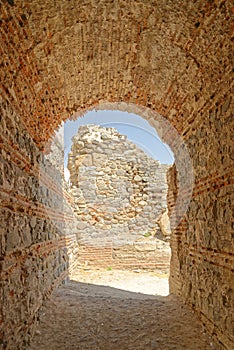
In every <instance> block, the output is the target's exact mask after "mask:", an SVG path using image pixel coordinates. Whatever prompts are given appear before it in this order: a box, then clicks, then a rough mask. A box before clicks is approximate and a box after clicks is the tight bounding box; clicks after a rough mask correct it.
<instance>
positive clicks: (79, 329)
mask: <svg viewBox="0 0 234 350" xmlns="http://www.w3.org/2000/svg"><path fill="white" fill-rule="evenodd" d="M60 349H61V350H86V349H88V350H133V349H134V350H208V349H209V350H211V349H213V350H214V349H216V348H215V346H214V345H213V343H212V340H211V338H210V337H209V336H208V335H207V334H205V333H204V330H203V328H202V326H201V324H200V322H199V321H198V320H197V318H196V316H195V315H194V314H193V312H192V311H191V310H190V309H189V308H187V307H186V306H185V305H183V304H182V303H181V302H180V301H179V300H178V299H177V298H176V297H174V296H171V295H168V282H167V278H166V276H165V275H161V274H156V273H150V272H129V271H116V270H115V271H113V270H111V271H108V270H98V271H95V270H86V271H84V270H83V271H79V272H78V273H77V274H76V275H74V276H72V280H71V281H70V282H69V283H68V284H66V285H63V286H61V287H60V288H59V289H58V290H57V291H56V292H55V293H54V294H53V295H52V298H51V299H50V300H49V301H47V302H46V303H45V305H44V307H43V310H42V311H41V317H40V324H39V325H38V328H37V331H36V334H35V337H34V340H33V343H32V344H31V346H30V347H29V348H28V350H60Z"/></svg>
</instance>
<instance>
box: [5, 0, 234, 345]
mask: <svg viewBox="0 0 234 350" xmlns="http://www.w3.org/2000/svg"><path fill="white" fill-rule="evenodd" d="M0 9H1V47H0V50H1V87H0V89H1V114H0V143H1V154H0V157H1V162H0V190H1V192H0V193H1V202H0V210H1V219H2V225H1V229H0V238H1V239H0V244H1V245H0V247H1V260H0V261H1V317H2V321H1V337H2V340H1V345H0V346H2V347H3V349H11V350H14V349H21V348H23V346H24V344H26V343H27V342H28V341H29V340H30V338H31V336H32V333H33V329H34V324H35V323H36V321H37V315H38V311H39V310H40V308H41V305H42V303H43V301H44V300H45V299H46V298H48V297H49V296H50V295H51V293H52V291H53V290H54V289H56V288H57V286H59V285H60V284H61V283H62V282H63V281H66V279H67V277H68V275H69V271H72V269H75V268H76V264H77V260H78V255H79V249H78V245H77V241H76V238H75V234H74V227H73V224H74V217H73V213H72V211H71V210H70V209H69V205H68V204H69V201H71V198H70V197H69V195H68V194H67V192H66V189H65V188H63V179H62V176H61V172H60V169H59V168H58V167H56V164H53V162H52V161H51V159H50V155H49V150H48V143H49V140H50V139H51V138H52V137H53V135H54V134H55V132H56V130H57V129H58V127H59V126H60V125H61V123H62V122H63V121H66V120H67V119H69V118H72V116H73V115H74V113H75V115H76V117H79V116H82V115H83V114H84V113H85V111H87V110H89V109H94V108H95V109H98V108H103V105H105V108H106V107H108V106H109V107H108V108H107V109H118V110H126V111H128V112H132V111H134V112H136V113H137V114H139V115H141V116H143V117H145V118H146V119H147V120H149V122H150V123H151V124H152V125H153V126H155V127H156V128H157V130H158V131H159V130H160V137H161V138H162V140H163V141H164V142H166V143H167V144H168V145H169V146H170V148H171V149H172V150H173V152H174V155H175V164H176V167H173V168H172V170H171V171H170V174H169V175H168V181H169V195H168V205H169V211H170V215H171V223H172V226H173V233H172V237H171V249H172V258H171V271H170V291H171V293H173V294H175V295H178V296H179V297H180V298H181V299H182V300H183V302H184V303H186V304H188V305H190V306H191V307H192V308H193V309H194V310H195V311H196V313H197V314H198V315H199V317H200V319H201V320H202V322H203V323H204V325H205V327H206V329H207V331H209V332H210V333H211V334H212V335H213V337H214V339H215V341H217V342H218V343H219V345H220V346H221V347H222V348H223V349H232V348H233V344H234V319H233V317H234V312H233V311H234V289H233V288H234V287H233V286H234V283H233V273H234V270H233V263H234V253H233V247H234V240H233V238H234V237H233V221H232V211H231V201H232V200H233V191H232V189H233V170H232V165H233V154H234V152H233V148H232V147H233V132H232V130H233V114H232V113H233V97H232V92H233V81H234V80H233V46H232V45H233V13H234V8H233V4H232V3H231V1H229V0H227V1H221V0H217V1H213V2H211V1H194V2H191V1H183V2H182V1H179V0H176V1H166V2H164V1H163V2H161V1H160V2H157V1H154V0H151V1H147V2H146V1H143V0H139V1H133V2H131V3H130V5H129V3H128V2H126V1H121V0H119V1H117V0H116V1H109V0H102V1H98V0H92V1H83V0H81V1H79V2H77V1H75V0H72V1H63V0H61V1H58V2H53V1H50V0H46V1H43V2H38V1H37V0H32V1H30V2H27V1H19V0H14V1H1V2H0ZM162 120H163V121H164V120H166V121H167V122H168V125H172V126H173V130H176V134H175V133H174V132H172V131H171V129H170V128H169V127H167V122H162ZM176 135H179V137H177V136H176ZM187 155H189V157H187ZM178 169H179V171H178ZM191 169H192V172H191ZM187 174H189V176H187ZM185 207H186V210H184V209H185Z"/></svg>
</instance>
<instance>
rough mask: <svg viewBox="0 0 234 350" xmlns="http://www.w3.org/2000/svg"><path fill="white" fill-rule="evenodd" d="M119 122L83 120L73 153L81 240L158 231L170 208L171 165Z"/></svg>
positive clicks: (118, 239)
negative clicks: (102, 124) (115, 124)
mask: <svg viewBox="0 0 234 350" xmlns="http://www.w3.org/2000/svg"><path fill="white" fill-rule="evenodd" d="M168 168H169V166H168V165H163V164H160V163H159V162H158V161H155V160H153V159H151V158H150V157H148V156H147V155H146V154H145V153H144V152H143V151H142V150H140V149H139V148H138V147H136V146H135V145H134V144H133V143H132V142H130V141H128V140H127V139H126V136H124V135H120V134H119V133H118V132H117V130H115V129H113V128H101V127H98V126H82V127H80V128H79V131H78V134H77V135H76V136H75V137H74V138H73V144H72V150H71V153H70V154H69V160H68V169H69V171H70V181H71V185H72V187H71V193H72V195H73V196H74V198H75V203H76V213H77V220H78V222H79V224H78V227H79V229H80V241H86V242H90V241H92V242H93V244H95V242H96V243H98V241H99V240H101V242H103V240H107V241H111V240H112V241H113V242H115V241H116V243H117V242H121V241H123V243H125V242H126V240H132V239H133V240H135V239H136V238H137V237H138V238H139V237H141V236H142V235H143V234H146V233H147V234H149V233H150V234H151V235H155V234H156V233H157V232H158V231H159V225H158V222H159V219H160V216H161V214H162V212H165V211H166V208H167V205H166V195H167V184H166V171H167V169H168Z"/></svg>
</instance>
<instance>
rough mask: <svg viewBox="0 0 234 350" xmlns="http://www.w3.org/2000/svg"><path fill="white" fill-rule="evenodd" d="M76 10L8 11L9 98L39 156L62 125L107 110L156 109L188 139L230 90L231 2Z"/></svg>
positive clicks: (17, 4)
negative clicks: (104, 105) (127, 106)
mask: <svg viewBox="0 0 234 350" xmlns="http://www.w3.org/2000/svg"><path fill="white" fill-rule="evenodd" d="M76 4H77V2H76V1H74V0H73V1H70V2H65V1H60V2H58V3H57V4H54V3H53V4H52V3H51V2H50V1H45V2H43V4H39V3H38V1H36V0H33V1H31V2H30V4H28V3H27V2H24V1H13V2H5V3H3V4H2V17H3V19H4V20H5V24H4V25H3V26H2V28H3V42H4V46H3V48H2V50H3V57H4V64H5V73H4V75H3V79H2V83H3V86H4V92H5V94H6V96H7V97H8V99H10V100H11V102H12V103H13V104H14V105H15V106H16V107H17V108H18V110H19V111H20V114H21V116H22V118H23V120H24V123H25V125H26V126H27V128H28V130H29V131H30V133H31V135H32V136H33V138H34V139H35V141H36V142H37V144H39V145H40V146H41V147H43V143H44V142H45V141H46V140H47V139H48V138H49V136H50V135H51V134H52V133H53V131H54V129H55V128H56V127H57V126H58V125H59V124H60V122H61V121H62V120H65V119H67V118H69V116H70V115H71V114H72V113H73V112H74V111H77V110H78V109H80V110H82V109H86V108H87V107H90V106H93V105H95V104H97V103H99V102H100V101H109V102H119V101H123V102H130V103H136V104H140V105H143V106H146V107H150V108H151V109H153V110H156V111H157V112H158V113H160V114H162V115H163V116H165V117H166V118H168V119H169V120H170V121H172V123H173V125H174V126H175V127H176V128H177V129H178V130H179V132H181V133H186V135H187V134H188V132H190V131H189V130H190V129H189V126H190V123H191V121H193V120H194V119H196V120H198V119H199V116H198V115H197V113H196V112H197V110H202V109H204V108H205V109H206V110H208V109H209V108H210V107H211V106H212V105H213V104H214V102H215V101H216V100H218V99H219V98H220V97H221V98H222V97H223V94H224V92H225V91H227V90H228V86H227V85H226V84H225V82H226V81H229V79H230V69H229V67H230V66H229V65H230V63H231V52H230V49H231V46H230V44H231V43H230V30H231V27H230V26H231V15H232V8H231V4H230V3H229V1H227V2H226V3H225V5H222V2H218V3H217V4H216V3H207V4H206V3H200V2H197V3H195V4H190V3H189V2H184V3H183V4H181V1H177V2H174V1H169V2H168V3H167V4H166V5H165V4H164V3H162V4H160V3H157V5H156V4H155V2H154V1H149V2H145V1H139V2H134V4H132V5H131V6H129V4H128V3H127V2H124V1H123V2H114V3H112V2H111V1H108V0H106V1H103V2H100V1H98V0H95V1H90V2H88V1H84V0H83V1H80V2H79V6H77V5H76ZM219 28H222V30H219ZM223 47H225V48H226V53H227V54H226V55H225V57H224V56H223ZM214 67H215V69H214ZM217 81H218V82H219V85H218V86H217V85H216V83H217ZM222 82H223V87H222V89H221V88H220V87H221V86H222ZM224 85H225V86H224ZM212 96H213V97H212ZM23 100H25V101H27V103H23V102H22V101H23ZM29 116H30V117H29Z"/></svg>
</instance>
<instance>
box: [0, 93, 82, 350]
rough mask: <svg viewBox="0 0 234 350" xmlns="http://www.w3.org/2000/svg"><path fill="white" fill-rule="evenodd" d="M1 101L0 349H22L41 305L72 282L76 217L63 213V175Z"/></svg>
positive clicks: (8, 107)
mask: <svg viewBox="0 0 234 350" xmlns="http://www.w3.org/2000/svg"><path fill="white" fill-rule="evenodd" d="M0 102H1V103H0V105H1V112H0V143H1V148H0V196H1V200H0V215H1V220H2V223H4V224H2V225H1V229H0V266H1V276H0V277H1V278H0V281H1V282H0V293H1V297H0V300H1V303H0V305H1V309H0V317H1V322H0V324H1V328H0V330H1V331H0V349H7V350H14V349H15V350H16V349H17V350H18V349H21V348H22V346H23V344H25V343H27V341H28V340H29V338H30V337H31V333H32V332H33V329H34V327H33V325H34V324H35V322H36V320H37V313H38V310H39V309H40V307H41V305H42V302H43V300H44V299H45V298H47V297H48V296H49V295H50V294H51V292H52V291H53V289H54V288H56V286H58V285H59V284H60V283H61V282H62V281H63V280H65V279H66V278H67V277H68V269H69V268H70V269H72V264H73V260H72V259H70V261H69V257H68V256H71V253H72V252H74V251H76V240H75V237H74V236H72V232H70V235H68V236H65V223H66V220H67V221H69V220H70V221H71V223H73V217H72V214H71V212H70V213H67V214H66V213H64V208H65V205H64V203H65V202H64V195H63V191H62V181H63V179H62V177H61V173H60V172H59V171H58V170H57V168H56V167H55V166H52V164H51V162H50V161H49V159H46V158H49V156H45V155H44V154H42V153H41V152H40V151H39V150H38V148H37V146H36V145H35V143H34V142H33V140H32V139H31V137H30V136H29V135H28V133H27V131H26V130H25V129H24V126H23V125H22V124H21V122H20V120H19V118H18V115H17V114H16V112H15V111H14V110H13V109H12V108H11V106H10V105H9V103H8V102H6V101H4V100H3V99H1V101H0ZM53 147H54V146H53ZM60 161H61V159H60Z"/></svg>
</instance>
